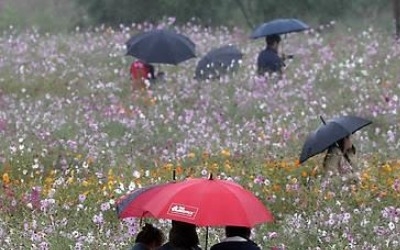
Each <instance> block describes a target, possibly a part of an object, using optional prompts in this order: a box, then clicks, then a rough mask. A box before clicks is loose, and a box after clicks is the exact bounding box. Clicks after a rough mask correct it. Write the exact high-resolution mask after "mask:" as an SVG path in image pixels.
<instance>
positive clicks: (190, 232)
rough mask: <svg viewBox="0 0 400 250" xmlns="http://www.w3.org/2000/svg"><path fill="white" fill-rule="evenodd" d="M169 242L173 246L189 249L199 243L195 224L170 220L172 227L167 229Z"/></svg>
mask: <svg viewBox="0 0 400 250" xmlns="http://www.w3.org/2000/svg"><path fill="white" fill-rule="evenodd" d="M169 242H170V244H171V245H172V246H173V247H176V248H182V249H185V248H187V249H190V248H191V247H195V246H197V245H198V244H199V237H198V235H197V232H196V225H193V224H190V223H185V222H180V221H172V228H171V230H170V231H169Z"/></svg>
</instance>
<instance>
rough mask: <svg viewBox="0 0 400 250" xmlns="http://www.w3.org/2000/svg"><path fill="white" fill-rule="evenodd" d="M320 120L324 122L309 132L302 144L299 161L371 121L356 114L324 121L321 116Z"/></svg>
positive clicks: (301, 161) (317, 152)
mask: <svg viewBox="0 0 400 250" xmlns="http://www.w3.org/2000/svg"><path fill="white" fill-rule="evenodd" d="M321 120H322V121H323V122H324V124H323V125H321V126H319V128H318V129H317V130H315V131H314V132H312V133H310V134H309V135H308V137H307V139H306V141H305V143H304V145H303V149H302V151H301V154H300V163H303V162H305V161H306V160H307V159H308V158H310V157H312V156H314V155H317V154H319V153H322V152H323V151H325V150H326V149H328V148H329V147H330V146H332V145H334V144H335V143H336V142H337V141H339V140H341V139H343V138H345V137H346V136H348V135H351V134H353V133H354V132H356V131H358V130H360V129H362V128H363V127H365V126H367V125H369V124H371V123H372V121H369V120H366V119H364V118H361V117H357V116H341V117H338V118H335V119H332V120H329V121H327V122H326V123H325V121H324V120H323V119H322V117H321Z"/></svg>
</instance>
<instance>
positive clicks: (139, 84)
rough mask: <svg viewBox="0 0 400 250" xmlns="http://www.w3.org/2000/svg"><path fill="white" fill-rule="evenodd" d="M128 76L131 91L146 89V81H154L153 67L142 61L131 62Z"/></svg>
mask: <svg viewBox="0 0 400 250" xmlns="http://www.w3.org/2000/svg"><path fill="white" fill-rule="evenodd" d="M130 75H131V80H132V90H134V91H135V90H141V89H146V88H148V86H147V85H146V81H153V80H155V79H156V77H155V75H154V66H153V65H151V64H149V63H146V62H144V61H143V60H135V61H133V62H132V64H131V67H130ZM148 84H149V83H148Z"/></svg>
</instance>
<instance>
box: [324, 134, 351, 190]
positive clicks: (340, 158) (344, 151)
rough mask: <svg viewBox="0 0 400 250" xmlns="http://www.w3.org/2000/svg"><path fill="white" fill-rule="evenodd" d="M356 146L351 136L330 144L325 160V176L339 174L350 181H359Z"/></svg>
mask: <svg viewBox="0 0 400 250" xmlns="http://www.w3.org/2000/svg"><path fill="white" fill-rule="evenodd" d="M355 154H356V148H355V147H354V145H353V143H352V141H351V138H350V136H347V137H345V138H343V139H341V140H339V141H338V142H337V143H336V144H334V145H332V146H330V147H329V148H328V151H327V153H326V155H325V157H324V161H323V165H322V166H323V170H324V171H323V176H324V177H325V178H326V177H328V176H339V177H342V178H344V179H345V180H348V181H356V182H357V181H358V176H357V174H356V170H358V169H357V167H356V163H355Z"/></svg>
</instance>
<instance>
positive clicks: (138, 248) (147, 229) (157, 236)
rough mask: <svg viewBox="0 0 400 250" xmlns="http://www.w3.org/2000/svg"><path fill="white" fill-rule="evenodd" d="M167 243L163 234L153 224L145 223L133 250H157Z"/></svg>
mask: <svg viewBox="0 0 400 250" xmlns="http://www.w3.org/2000/svg"><path fill="white" fill-rule="evenodd" d="M164 241H165V236H164V234H163V232H162V231H161V230H160V229H158V228H156V227H154V226H153V225H151V224H148V223H145V224H144V226H143V228H142V230H141V231H140V232H139V233H138V234H137V236H136V239H135V245H133V247H132V248H131V250H155V249H158V248H159V247H160V246H161V245H162V244H163V243H164Z"/></svg>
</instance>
